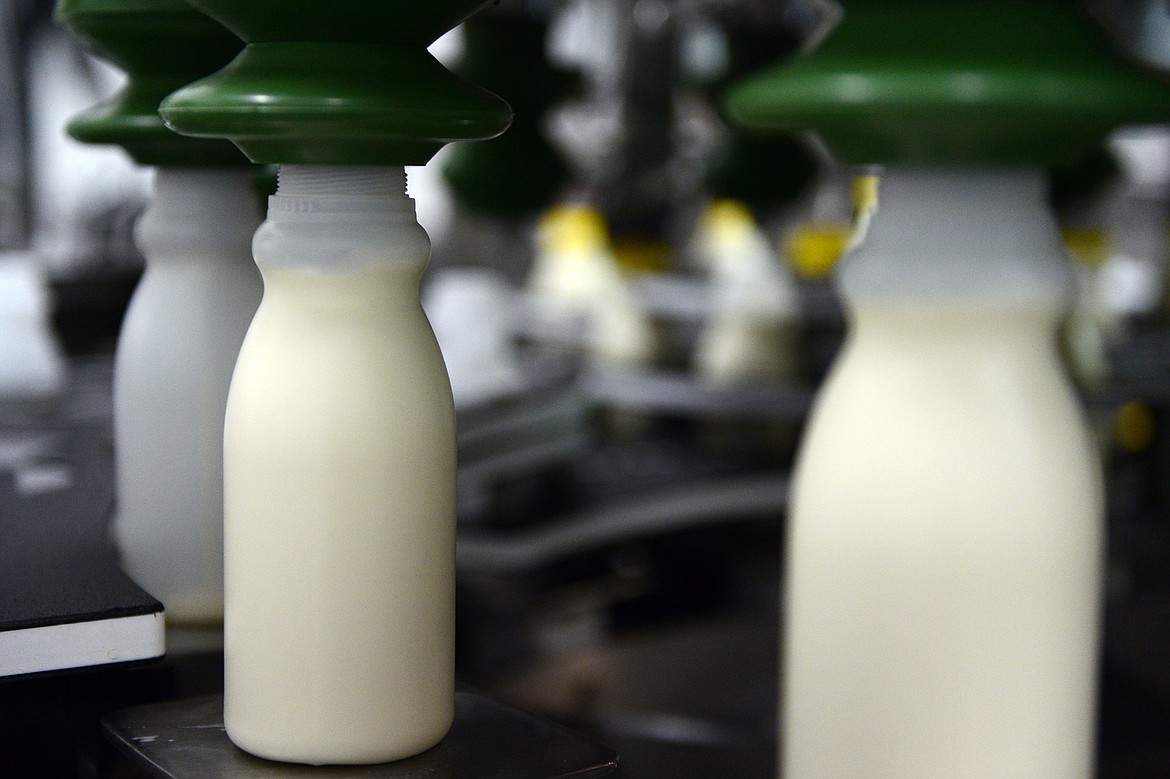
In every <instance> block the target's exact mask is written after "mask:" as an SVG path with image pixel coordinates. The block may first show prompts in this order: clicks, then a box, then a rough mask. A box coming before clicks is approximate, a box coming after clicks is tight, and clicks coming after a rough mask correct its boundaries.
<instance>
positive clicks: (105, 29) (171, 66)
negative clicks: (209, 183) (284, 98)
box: [56, 0, 247, 166]
mask: <svg viewBox="0 0 1170 779" xmlns="http://www.w3.org/2000/svg"><path fill="white" fill-rule="evenodd" d="M56 19H57V21H58V22H59V23H60V24H62V25H64V26H65V27H66V28H68V29H69V31H70V32H71V33H73V34H74V35H75V36H77V37H78V38H79V39H80V40H81V41H82V42H83V43H84V44H85V46H86V47H87V48H88V49H89V50H90V51H92V52H93V53H94V54H95V55H96V56H98V57H101V58H102V59H106V60H109V61H110V62H112V63H114V64H115V65H117V66H118V67H120V68H122V69H123V70H124V71H126V75H127V82H126V85H125V86H124V87H123V88H122V89H121V90H120V91H119V92H118V93H117V94H115V95H114V96H113V97H111V98H110V99H108V100H106V101H103V102H101V103H98V104H97V105H95V106H93V107H92V108H89V109H88V110H86V111H84V112H82V113H81V114H78V115H77V116H76V117H74V118H73V120H72V121H70V122H69V125H68V127H67V128H66V129H67V131H68V132H69V134H70V135H71V136H73V137H74V138H76V139H77V140H79V141H82V142H84V143H100V144H106V143H110V144H117V145H119V146H122V147H123V148H125V149H126V151H127V152H128V153H129V154H130V156H131V157H132V158H133V159H134V160H135V162H138V163H139V164H142V165H168V166H173V165H239V164H245V163H247V159H246V158H245V157H244V156H243V155H242V154H240V153H239V151H238V150H236V149H235V148H234V147H233V146H232V145H231V144H229V143H226V142H224V141H218V140H216V141H208V140H199V139H194V138H185V137H183V136H181V135H178V134H176V133H174V132H172V131H171V130H168V129H167V128H166V126H165V125H164V124H163V122H162V119H161V118H160V117H159V115H158V104H159V102H160V101H161V100H162V99H163V98H164V97H166V96H167V95H169V94H170V93H171V92H173V91H174V90H175V89H177V88H178V87H180V86H182V85H183V84H186V83H188V82H190V81H191V80H192V79H196V78H199V77H201V76H205V75H207V74H208V73H213V72H215V71H216V70H218V69H219V68H221V67H223V65H224V64H226V63H227V62H228V61H230V60H231V58H232V57H233V56H235V55H236V54H237V53H238V52H239V51H240V48H241V47H242V46H243V44H242V43H241V42H240V40H239V39H238V38H236V37H235V36H234V35H232V34H231V33H230V32H228V31H227V30H225V29H224V28H223V27H222V26H220V25H218V24H216V23H215V22H213V21H211V20H210V19H208V18H207V17H205V16H204V15H203V14H200V13H198V12H197V11H195V10H194V9H193V8H191V7H190V6H189V5H187V3H185V2H183V0H60V2H58V4H57V8H56Z"/></svg>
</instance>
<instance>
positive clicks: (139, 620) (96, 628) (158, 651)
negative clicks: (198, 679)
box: [0, 613, 166, 677]
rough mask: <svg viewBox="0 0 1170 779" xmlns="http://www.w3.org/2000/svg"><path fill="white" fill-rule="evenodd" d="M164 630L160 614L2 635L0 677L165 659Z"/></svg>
mask: <svg viewBox="0 0 1170 779" xmlns="http://www.w3.org/2000/svg"><path fill="white" fill-rule="evenodd" d="M164 626H165V620H164V618H163V615H162V614H161V613H158V614H140V615H137V616H133V617H118V618H114V619H99V620H91V621H88V622H68V623H66V624H64V625H48V626H45V627H39V628H27V629H24V630H7V631H0V677H3V676H18V675H21V674H31V673H42V672H44V671H59V670H62V669H67V668H84V667H86V666H92V665H105V664H108V663H127V662H131V661H134V660H149V659H152V658H155V657H162V656H163V654H164V653H165V652H166V643H165V634H166V631H165V630H164Z"/></svg>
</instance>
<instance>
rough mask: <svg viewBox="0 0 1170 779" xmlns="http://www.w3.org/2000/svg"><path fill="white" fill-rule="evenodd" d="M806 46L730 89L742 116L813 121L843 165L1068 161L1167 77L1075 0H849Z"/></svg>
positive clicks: (1155, 112)
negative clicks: (1146, 66) (816, 43)
mask: <svg viewBox="0 0 1170 779" xmlns="http://www.w3.org/2000/svg"><path fill="white" fill-rule="evenodd" d="M843 5H844V11H845V15H844V17H843V19H842V20H841V21H840V23H839V25H838V26H837V27H836V28H835V29H834V30H832V32H831V33H830V34H829V36H828V38H827V39H826V40H825V41H824V43H823V44H822V45H821V46H820V47H818V48H816V49H815V50H814V51H812V52H811V53H810V54H808V55H806V56H804V57H802V58H800V59H798V60H795V61H791V62H786V63H784V64H783V65H780V66H777V67H774V68H771V69H768V70H766V71H764V72H762V73H759V74H757V75H754V76H751V77H749V78H747V79H746V80H744V81H742V82H741V83H739V84H738V85H737V86H736V87H734V88H733V89H732V90H731V92H730V94H729V95H728V99H727V109H728V113H729V115H730V117H731V118H732V119H733V120H734V121H736V122H738V123H741V124H743V125H744V126H747V127H753V128H758V129H767V130H780V129H785V130H793V129H801V130H815V131H817V132H818V133H820V135H821V136H822V137H823V138H824V140H825V141H826V143H827V144H828V145H829V147H830V148H831V149H832V150H833V152H834V153H835V154H837V156H838V157H839V158H840V159H841V160H842V161H844V162H849V163H854V164H866V163H883V164H890V163H892V164H902V165H907V164H912V165H913V164H927V165H969V164H976V165H999V164H1033V165H1034V164H1052V165H1055V164H1067V163H1070V162H1072V161H1075V160H1077V159H1079V158H1081V157H1083V156H1084V155H1085V154H1087V153H1088V152H1089V151H1090V150H1091V149H1093V148H1094V147H1095V146H1097V145H1098V144H1100V143H1101V142H1102V141H1103V139H1104V138H1105V136H1106V135H1107V134H1108V133H1109V132H1110V131H1111V130H1113V129H1114V128H1116V127H1120V126H1124V125H1131V124H1147V123H1156V122H1162V121H1165V120H1166V119H1167V118H1170V84H1168V83H1167V82H1166V81H1164V80H1163V79H1161V78H1159V77H1157V76H1156V75H1154V74H1153V73H1152V72H1148V71H1146V70H1143V69H1142V68H1140V67H1139V66H1137V65H1135V64H1133V63H1130V62H1128V61H1126V60H1124V59H1122V58H1121V57H1120V56H1119V54H1118V53H1117V52H1116V51H1115V50H1114V49H1113V48H1111V46H1110V44H1109V43H1108V41H1107V40H1106V38H1105V37H1104V35H1103V34H1102V33H1101V32H1100V31H1099V30H1098V29H1097V28H1096V27H1094V26H1093V25H1092V23H1091V22H1089V20H1088V19H1087V18H1086V17H1084V16H1082V15H1081V14H1080V13H1079V12H1078V10H1077V7H1076V4H1075V3H1074V2H1073V0H1066V1H1063V2H1062V0H947V1H946V2H941V1H940V0H846V2H844V3H843Z"/></svg>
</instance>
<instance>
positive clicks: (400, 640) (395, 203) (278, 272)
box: [224, 166, 455, 764]
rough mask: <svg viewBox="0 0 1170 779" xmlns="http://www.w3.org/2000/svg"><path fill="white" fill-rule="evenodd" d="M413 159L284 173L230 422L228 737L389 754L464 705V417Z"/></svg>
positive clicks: (294, 747)
mask: <svg viewBox="0 0 1170 779" xmlns="http://www.w3.org/2000/svg"><path fill="white" fill-rule="evenodd" d="M403 186H404V184H403V174H402V170H401V168H399V169H377V168H373V169H360V168H359V169H345V168H328V167H300V166H284V167H283V168H282V170H281V179H280V188H279V189H278V192H277V194H276V196H274V197H273V198H272V199H271V201H270V207H269V219H268V221H267V222H266V223H265V224H264V225H263V226H262V227H261V228H260V230H259V231H258V232H257V234H256V239H255V242H254V250H255V254H256V261H257V264H258V265H259V266H260V269H261V271H262V273H263V276H264V284H265V290H264V299H263V301H262V302H261V305H260V308H259V310H258V311H257V313H256V318H255V320H254V321H253V323H252V326H251V329H250V330H249V331H248V335H247V338H246V339H245V342H244V346H243V348H242V349H241V353H240V359H239V363H238V364H237V366H236V371H235V374H234V376H233V379H232V387H231V394H230V398H229V403H228V414H227V424H226V428H225V439H224V446H225V449H224V452H225V460H224V465H225V500H226V503H225V513H226V517H225V519H226V528H225V551H226V558H225V559H226V598H227V600H226V617H225V657H224V660H225V690H224V692H225V703H224V717H225V723H226V726H227V731H228V735H229V736H230V737H231V739H232V740H233V741H234V742H235V743H236V744H237V745H238V746H240V747H241V748H243V749H245V750H247V751H249V752H252V753H253V754H256V755H259V756H261V757H266V758H269V759H275V760H285V761H293V762H302V763H311V764H326V763H376V762H383V761H388V760H395V759H399V758H404V757H408V756H411V755H414V754H417V753H419V752H422V751H424V750H426V749H428V748H430V747H431V746H433V745H435V744H436V743H437V742H438V741H439V740H440V739H441V738H442V737H443V736H444V735H445V733H446V731H447V729H448V728H449V726H450V724H451V720H452V716H453V711H454V589H455V578H454V549H455V428H454V410H453V405H452V401H451V389H450V384H449V383H448V380H447V374H446V372H445V370H444V367H443V362H442V358H441V356H440V354H439V350H438V345H437V344H436V341H435V338H434V335H433V333H432V332H431V329H430V326H429V324H428V323H427V320H426V317H425V316H424V314H423V312H422V308H421V306H420V304H419V300H418V289H417V287H418V280H419V274H420V273H421V271H422V268H423V266H424V265H425V263H426V260H427V253H428V251H429V243H428V241H427V238H426V234H425V233H424V232H423V230H422V228H421V227H419V226H418V224H417V223H416V222H415V219H414V210H413V201H411V200H410V199H409V198H407V197H406V195H405V194H404V191H403Z"/></svg>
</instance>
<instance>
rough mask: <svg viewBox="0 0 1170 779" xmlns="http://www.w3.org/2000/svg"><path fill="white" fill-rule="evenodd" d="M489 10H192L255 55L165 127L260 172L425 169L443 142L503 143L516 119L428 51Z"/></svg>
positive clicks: (227, 0) (203, 88)
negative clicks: (259, 166) (230, 153)
mask: <svg viewBox="0 0 1170 779" xmlns="http://www.w3.org/2000/svg"><path fill="white" fill-rule="evenodd" d="M486 4H487V2H486V0H427V2H425V3H419V2H411V1H409V0H379V2H374V3H371V2H366V1H365V0H334V2H329V3H321V2H313V1H311V0H291V1H290V0H192V5H194V6H196V7H197V8H199V9H201V10H203V11H204V12H206V13H207V14H208V15H209V16H211V17H212V18H214V19H216V20H217V21H219V22H220V23H221V24H223V25H224V26H225V27H227V28H228V29H230V30H232V31H233V32H235V33H236V34H237V35H239V36H240V37H241V38H243V39H244V41H245V42H246V43H247V45H246V46H245V47H244V50H243V52H241V53H240V55H239V56H238V57H237V58H236V59H235V60H233V61H232V62H231V63H230V64H229V65H228V66H227V67H225V68H224V69H222V70H220V71H219V72H218V73H215V74H213V75H211V76H208V77H207V78H204V79H202V80H200V81H197V82H195V83H194V84H190V85H188V86H186V87H184V88H183V89H180V90H179V91H177V92H175V93H174V94H173V95H171V96H170V97H169V98H167V99H166V100H165V101H163V104H162V108H161V113H162V116H163V119H164V120H165V121H166V123H167V124H168V125H169V126H170V127H172V128H173V129H175V130H176V131H178V132H181V133H184V134H187V135H194V136H200V137H209V138H216V137H218V138H227V139H229V140H231V141H232V142H233V143H234V144H236V146H238V147H239V148H240V150H241V151H243V152H244V153H245V154H246V155H247V156H248V157H249V158H250V159H252V160H253V161H255V162H266V163H302V164H328V165H423V164H426V162H427V161H428V160H429V159H430V158H431V157H432V156H433V155H434V154H435V152H437V151H438V150H439V149H440V148H442V146H443V145H444V144H446V143H448V142H450V141H456V140H473V139H482V138H492V137H495V136H496V135H499V134H500V133H502V132H503V131H504V130H506V129H507V127H508V124H509V122H510V121H511V118H512V112H511V109H510V108H509V107H508V104H507V103H505V102H504V101H503V100H501V99H500V98H498V97H496V96H495V95H493V94H491V93H490V92H487V91H486V90H483V89H480V88H479V87H476V86H473V85H471V84H469V83H467V82H465V81H463V80H461V79H459V78H458V77H456V76H455V75H454V74H452V73H451V72H450V71H448V70H447V69H446V68H444V67H443V66H442V65H440V64H439V62H438V61H437V60H435V58H434V57H432V56H431V55H430V54H429V53H427V50H426V47H427V45H429V44H430V43H431V42H432V41H433V40H434V39H435V38H437V37H439V35H441V34H442V33H443V32H445V31H446V30H448V29H450V28H451V27H453V26H455V25H456V24H458V23H459V22H461V21H462V20H463V19H465V18H466V17H468V16H470V15H471V14H472V13H474V12H475V11H477V10H478V9H479V8H481V7H482V6H484V5H486ZM500 56H507V52H501V53H500Z"/></svg>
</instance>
